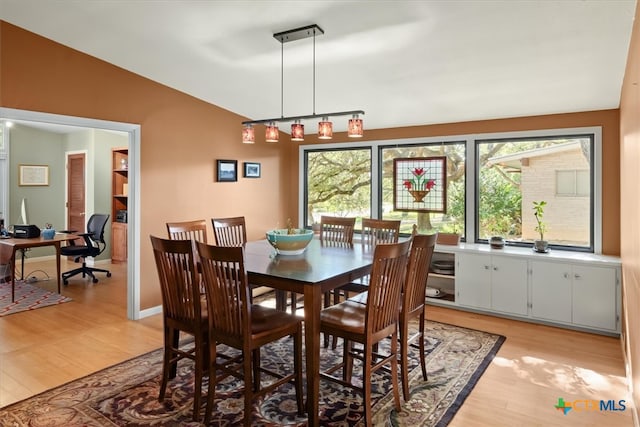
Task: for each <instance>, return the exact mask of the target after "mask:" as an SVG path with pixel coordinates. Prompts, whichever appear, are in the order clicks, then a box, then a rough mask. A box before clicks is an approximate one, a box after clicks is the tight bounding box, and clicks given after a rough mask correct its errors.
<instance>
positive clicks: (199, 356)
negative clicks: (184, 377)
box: [193, 337, 204, 422]
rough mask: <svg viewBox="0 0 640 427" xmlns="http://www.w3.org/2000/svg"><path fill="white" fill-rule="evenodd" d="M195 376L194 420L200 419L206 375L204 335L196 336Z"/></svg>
mask: <svg viewBox="0 0 640 427" xmlns="http://www.w3.org/2000/svg"><path fill="white" fill-rule="evenodd" d="M195 346H196V351H195V355H194V356H195V358H196V360H195V378H194V385H193V388H194V389H193V421H195V422H198V421H200V399H201V397H202V377H203V375H204V369H203V364H204V342H203V339H202V337H195Z"/></svg>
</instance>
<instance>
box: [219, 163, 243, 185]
mask: <svg viewBox="0 0 640 427" xmlns="http://www.w3.org/2000/svg"><path fill="white" fill-rule="evenodd" d="M216 164H217V169H216V170H217V174H216V180H217V181H218V182H235V181H237V180H238V161H237V160H217V161H216Z"/></svg>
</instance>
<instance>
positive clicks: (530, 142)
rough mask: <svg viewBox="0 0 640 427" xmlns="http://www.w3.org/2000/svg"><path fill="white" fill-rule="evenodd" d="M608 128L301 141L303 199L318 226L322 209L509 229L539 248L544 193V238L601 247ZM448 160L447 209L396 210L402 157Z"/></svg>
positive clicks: (468, 234)
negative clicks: (537, 207)
mask: <svg viewBox="0 0 640 427" xmlns="http://www.w3.org/2000/svg"><path fill="white" fill-rule="evenodd" d="M600 134H601V131H600V129H599V128H595V127H594V128H580V129H566V130H564V129H560V130H550V131H532V132H511V133H506V132H505V133H498V134H491V135H465V136H464V137H456V136H450V137H441V138H415V139H410V140H390V141H373V142H368V143H364V144H363V143H362V142H358V143H344V144H327V145H322V146H320V148H319V147H318V146H311V145H308V146H301V147H300V150H301V164H303V165H304V169H303V170H301V182H303V183H304V184H303V187H304V188H302V189H301V196H302V198H303V199H304V206H303V207H302V210H303V215H304V218H305V220H306V223H305V225H306V226H307V227H310V226H311V225H312V224H313V222H314V221H319V220H320V216H321V215H322V214H328V215H337V216H355V217H357V218H358V221H357V222H356V224H357V228H358V225H359V224H360V221H359V219H360V218H363V217H375V218H384V219H400V220H401V221H402V228H401V230H402V232H403V233H405V234H408V233H410V232H411V229H412V227H413V225H414V224H415V225H417V226H418V229H419V230H420V231H421V232H433V231H440V232H457V233H460V234H461V235H462V238H463V240H466V241H467V242H473V243H480V244H486V243H488V239H489V238H490V237H492V236H502V237H504V238H505V240H506V241H507V243H508V244H511V245H521V246H531V244H532V242H533V241H534V240H536V239H537V238H539V235H538V233H537V232H536V231H535V226H536V224H535V216H534V215H533V202H534V201H541V200H544V201H546V202H547V205H546V207H545V216H544V221H545V223H546V225H547V232H546V233H545V240H548V241H549V243H550V245H551V246H552V247H555V248H556V249H566V250H578V251H585V252H597V251H598V250H599V248H600V244H601V243H600V242H601V236H600V233H601V226H600V220H601V217H600V214H599V212H600V208H599V205H598V204H599V198H600V194H599V193H598V192H599V191H600V190H599V188H600V185H599V184H598V183H599V179H600V178H599V174H600V166H599V165H600V163H601V162H600V159H599V156H600V154H599V153H600V150H601V142H600V138H601V136H600ZM437 156H445V157H446V159H447V163H446V168H447V171H446V173H447V188H446V201H447V203H446V205H447V211H446V213H438V214H436V213H433V212H397V211H394V205H393V195H394V192H393V180H394V175H393V165H394V159H398V158H410V157H416V158H429V157H437Z"/></svg>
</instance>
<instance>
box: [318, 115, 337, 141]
mask: <svg viewBox="0 0 640 427" xmlns="http://www.w3.org/2000/svg"><path fill="white" fill-rule="evenodd" d="M318 138H319V139H331V138H333V123H331V122H330V121H329V117H323V118H322V121H321V122H320V123H318Z"/></svg>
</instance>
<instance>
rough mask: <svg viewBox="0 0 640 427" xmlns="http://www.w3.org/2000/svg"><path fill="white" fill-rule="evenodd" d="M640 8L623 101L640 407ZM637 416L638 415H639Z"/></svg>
mask: <svg viewBox="0 0 640 427" xmlns="http://www.w3.org/2000/svg"><path fill="white" fill-rule="evenodd" d="M639 52H640V8H636V16H635V20H634V22H633V33H632V36H631V45H630V46H629V57H628V59H627V69H626V72H625V79H624V84H623V86H622V97H621V100H620V137H621V143H620V172H621V180H620V192H621V194H624V197H623V198H622V202H621V215H620V225H621V227H622V229H623V230H624V233H623V234H622V237H621V239H620V247H621V256H622V287H623V298H622V304H623V310H622V311H623V316H622V317H623V337H624V340H623V343H624V349H625V359H626V361H627V367H628V370H629V371H630V373H631V381H632V388H633V390H634V394H633V400H634V404H635V405H634V406H635V408H636V411H637V410H638V408H640V348H638V337H639V336H640V312H638V301H640V221H639V220H640V186H638V183H639V182H640V169H639V168H638V165H640V87H639V83H640V53H639ZM636 419H637V418H636Z"/></svg>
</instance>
